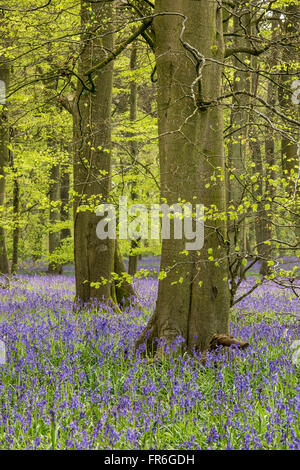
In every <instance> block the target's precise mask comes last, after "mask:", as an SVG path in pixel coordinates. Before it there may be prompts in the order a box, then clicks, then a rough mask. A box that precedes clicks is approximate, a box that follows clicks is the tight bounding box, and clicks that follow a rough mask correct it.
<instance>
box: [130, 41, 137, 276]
mask: <svg viewBox="0 0 300 470" xmlns="http://www.w3.org/2000/svg"><path fill="white" fill-rule="evenodd" d="M136 60H137V46H136V43H133V44H132V46H131V55H130V70H131V71H133V70H135V68H136ZM136 117H137V84H136V81H135V80H132V81H131V83H130V122H131V123H132V124H133V123H134V122H135V121H136ZM131 137H132V140H131V141H130V153H131V159H132V168H133V178H134V179H133V181H132V183H131V200H132V202H134V201H135V200H136V198H137V182H136V179H135V177H136V171H134V170H135V165H136V159H137V157H138V146H137V142H136V140H135V138H134V135H132V136H131ZM137 247H138V241H137V240H131V249H130V253H129V260H128V274H130V275H131V276H134V275H135V274H136V272H137V266H138V256H137V254H136V252H135V249H136V248H137Z"/></svg>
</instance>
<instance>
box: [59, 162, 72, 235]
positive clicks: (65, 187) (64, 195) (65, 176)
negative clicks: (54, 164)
mask: <svg viewBox="0 0 300 470" xmlns="http://www.w3.org/2000/svg"><path fill="white" fill-rule="evenodd" d="M69 192H70V173H69V172H68V168H67V166H66V165H61V175H60V201H61V207H60V220H61V221H62V222H67V221H68V220H69V218H70V214H69ZM69 237H71V230H70V229H69V228H63V229H62V230H61V232H60V240H61V241H62V240H64V239H65V238H69Z"/></svg>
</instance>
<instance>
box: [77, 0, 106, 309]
mask: <svg viewBox="0 0 300 470" xmlns="http://www.w3.org/2000/svg"><path fill="white" fill-rule="evenodd" d="M90 10H92V13H93V15H92V16H91V11H90ZM112 12H113V4H112V2H106V1H99V2H93V3H87V2H85V1H83V0H82V2H81V20H82V28H83V33H82V36H81V48H82V49H81V55H80V58H79V70H78V73H79V76H80V77H83V80H85V83H86V86H87V87H89V88H90V87H91V86H92V84H91V83H90V82H89V81H88V80H86V76H85V72H86V71H87V70H88V69H90V68H91V67H93V66H94V65H95V64H96V63H98V62H99V61H101V60H102V59H104V58H105V57H106V54H109V53H110V52H111V51H112V50H113V34H112V31H113V26H112ZM92 17H93V21H92V20H91V18H92ZM95 25H97V27H96V26H95ZM99 25H100V26H99ZM112 64H113V62H110V63H109V64H108V65H107V66H106V67H104V68H103V69H102V70H101V71H99V72H97V73H96V74H94V75H93V77H92V79H93V83H94V87H95V88H94V90H93V92H89V91H88V90H87V89H86V87H85V86H84V85H83V83H82V82H81V81H80V80H79V81H78V88H77V95H76V97H75V102H74V110H73V111H74V112H73V114H74V190H75V192H76V197H75V202H74V256H75V276H76V296H77V298H78V299H80V300H81V301H83V302H87V301H89V300H90V299H91V298H97V299H99V300H101V299H103V298H104V299H105V300H110V299H111V273H112V271H113V263H114V247H115V241H114V240H111V239H109V238H107V239H106V240H100V239H99V238H97V235H96V226H97V224H98V222H99V220H100V218H99V217H97V216H96V207H97V205H99V204H101V203H106V202H108V201H109V196H110V190H111V126H110V119H111V96H112V80H113V65H112ZM102 280H104V282H103V283H102V284H101V286H99V287H98V288H97V287H93V286H91V283H92V282H98V283H99V282H101V281H102Z"/></svg>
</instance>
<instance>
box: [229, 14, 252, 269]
mask: <svg viewBox="0 0 300 470" xmlns="http://www.w3.org/2000/svg"><path fill="white" fill-rule="evenodd" d="M233 27H234V32H235V33H236V34H241V35H244V34H245V31H247V32H248V33H249V30H250V12H249V7H248V6H247V5H245V6H244V7H242V8H241V6H240V5H238V6H237V7H236V16H234V19H233ZM234 41H235V46H236V47H237V46H245V47H246V46H247V45H249V44H248V40H247V39H246V38H243V39H240V38H238V39H234ZM245 60H249V56H248V55H247V54H239V60H238V59H237V58H236V57H234V58H233V59H232V61H233V65H234V66H236V67H237V68H239V69H241V68H244V69H245V71H241V70H235V71H234V80H233V94H234V93H240V92H245V94H237V95H236V96H235V95H234V96H233V99H232V104H233V108H232V112H231V118H230V119H231V127H232V130H233V131H234V132H233V134H232V136H231V140H230V144H229V146H228V154H229V155H228V164H229V167H230V171H231V172H232V174H233V175H234V178H233V179H232V180H229V197H228V203H229V204H231V205H232V204H233V205H234V207H235V210H237V208H238V206H239V205H240V204H242V199H243V196H244V187H243V185H242V180H241V177H243V176H244V175H245V174H246V173H247V170H246V140H247V132H248V122H249V112H248V111H247V109H246V106H247V105H248V104H249V97H248V96H247V92H249V91H250V73H249V71H248V70H247V66H246V65H242V64H243V63H245ZM228 238H229V241H230V246H231V249H230V262H231V263H235V262H236V257H237V256H238V257H239V258H240V259H241V260H242V258H243V257H244V256H245V254H246V244H245V240H246V215H245V214H242V215H241V216H239V217H238V219H237V220H234V221H232V220H228ZM237 247H238V248H239V251H238V252H237V251H236V248H237ZM239 271H240V275H241V276H243V271H244V269H243V266H242V265H241V267H240V270H239Z"/></svg>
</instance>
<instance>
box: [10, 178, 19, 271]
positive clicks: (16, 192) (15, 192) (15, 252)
mask: <svg viewBox="0 0 300 470" xmlns="http://www.w3.org/2000/svg"><path fill="white" fill-rule="evenodd" d="M19 206H20V189H19V182H18V177H17V176H15V177H14V180H13V216H14V228H13V236H12V238H13V251H12V263H11V272H12V273H16V272H17V269H18V260H19V236H20V227H19V217H20V214H19Z"/></svg>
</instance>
